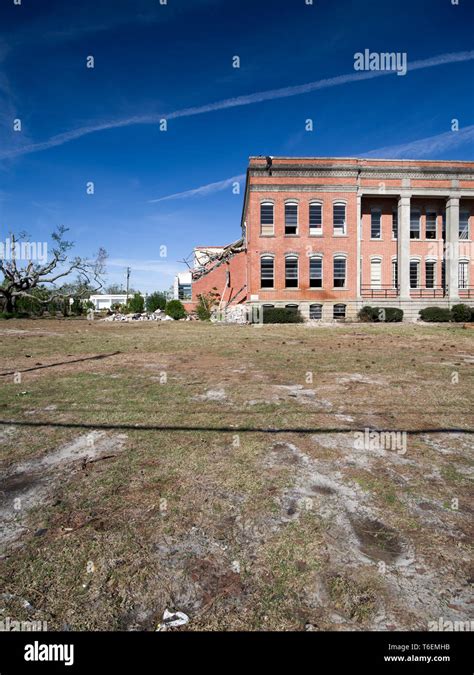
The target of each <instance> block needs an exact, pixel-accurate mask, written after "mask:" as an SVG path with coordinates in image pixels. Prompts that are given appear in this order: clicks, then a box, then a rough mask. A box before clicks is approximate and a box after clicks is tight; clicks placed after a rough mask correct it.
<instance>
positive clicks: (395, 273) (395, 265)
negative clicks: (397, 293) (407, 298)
mask: <svg viewBox="0 0 474 675" xmlns="http://www.w3.org/2000/svg"><path fill="white" fill-rule="evenodd" d="M392 287H393V288H398V261H397V260H392Z"/></svg>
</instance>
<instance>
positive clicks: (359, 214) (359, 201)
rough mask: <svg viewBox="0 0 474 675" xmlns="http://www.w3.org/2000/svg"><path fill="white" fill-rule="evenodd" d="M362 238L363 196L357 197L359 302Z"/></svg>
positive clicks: (357, 288)
mask: <svg viewBox="0 0 474 675" xmlns="http://www.w3.org/2000/svg"><path fill="white" fill-rule="evenodd" d="M361 236H362V196H361V195H357V252H356V256H357V260H356V275H357V281H356V293H357V295H356V297H357V300H360V298H361V289H360V285H361V264H360V253H361V245H360V240H361Z"/></svg>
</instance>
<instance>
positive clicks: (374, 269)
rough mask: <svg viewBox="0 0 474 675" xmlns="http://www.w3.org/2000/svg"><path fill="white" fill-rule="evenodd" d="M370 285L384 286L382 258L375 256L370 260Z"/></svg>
mask: <svg viewBox="0 0 474 675" xmlns="http://www.w3.org/2000/svg"><path fill="white" fill-rule="evenodd" d="M370 287H371V288H382V260H381V259H380V258H373V260H371V261H370Z"/></svg>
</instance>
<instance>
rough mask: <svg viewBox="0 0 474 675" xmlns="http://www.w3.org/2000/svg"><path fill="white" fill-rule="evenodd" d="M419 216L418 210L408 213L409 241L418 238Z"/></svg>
mask: <svg viewBox="0 0 474 675" xmlns="http://www.w3.org/2000/svg"><path fill="white" fill-rule="evenodd" d="M420 216H421V214H420V212H419V211H418V209H412V210H411V211H410V239H419V238H420Z"/></svg>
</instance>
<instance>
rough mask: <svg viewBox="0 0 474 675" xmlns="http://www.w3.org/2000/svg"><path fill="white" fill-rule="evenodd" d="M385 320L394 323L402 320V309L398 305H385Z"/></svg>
mask: <svg viewBox="0 0 474 675" xmlns="http://www.w3.org/2000/svg"><path fill="white" fill-rule="evenodd" d="M384 309H385V321H386V322H387V323H395V322H398V321H403V309H400V308H399V307H385V308H384Z"/></svg>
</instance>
